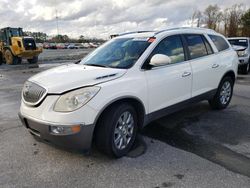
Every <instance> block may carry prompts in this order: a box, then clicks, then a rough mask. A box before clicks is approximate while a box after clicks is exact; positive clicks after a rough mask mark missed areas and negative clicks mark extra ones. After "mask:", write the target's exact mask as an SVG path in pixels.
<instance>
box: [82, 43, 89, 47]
mask: <svg viewBox="0 0 250 188" xmlns="http://www.w3.org/2000/svg"><path fill="white" fill-rule="evenodd" d="M82 46H83V47H84V48H90V45H89V43H82Z"/></svg>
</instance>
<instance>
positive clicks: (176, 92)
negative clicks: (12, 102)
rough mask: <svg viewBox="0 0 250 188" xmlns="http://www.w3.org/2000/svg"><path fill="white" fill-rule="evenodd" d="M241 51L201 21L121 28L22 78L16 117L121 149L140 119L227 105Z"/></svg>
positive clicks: (78, 144)
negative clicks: (77, 56) (78, 57)
mask: <svg viewBox="0 0 250 188" xmlns="http://www.w3.org/2000/svg"><path fill="white" fill-rule="evenodd" d="M237 68H238V57H237V54H236V52H235V51H234V50H233V48H232V47H231V46H230V44H229V43H228V41H227V40H226V38H225V37H224V36H222V35H221V34H219V33H216V32H215V31H213V30H208V29H201V28H199V29H198V28H196V29H195V28H176V29H169V30H163V31H158V32H142V33H139V32H134V33H130V34H125V35H119V36H117V37H115V38H113V39H112V40H110V41H109V42H107V43H105V44H104V45H102V46H101V47H99V48H98V49H96V50H94V51H93V52H92V53H91V54H89V55H88V56H86V57H85V58H84V59H83V60H82V61H81V62H80V63H79V64H71V65H63V66H60V67H57V68H53V69H51V70H47V71H45V72H42V73H39V74H37V75H35V76H33V77H31V78H29V79H28V81H26V82H25V84H24V87H23V90H22V101H21V107H20V113H19V116H20V119H21V121H22V123H23V124H24V125H25V127H26V128H27V129H28V130H29V132H30V133H31V134H33V135H34V136H36V137H40V138H42V139H44V140H47V141H50V142H53V143H56V144H58V145H63V146H67V147H69V148H72V149H81V150H89V149H90V147H91V143H92V141H93V138H94V139H95V143H96V145H97V147H98V148H99V150H101V151H103V152H104V153H106V154H108V155H110V156H114V157H122V156H124V155H126V154H127V153H128V151H129V150H130V149H131V148H132V146H133V144H134V142H135V138H136V135H137V132H138V130H139V129H142V128H143V127H144V126H146V125H147V124H149V123H150V122H152V121H153V120H156V119H158V118H160V117H163V116H165V115H167V114H170V113H173V112H175V111H177V110H179V109H182V108H184V107H187V106H189V105H191V104H192V103H194V102H199V101H202V100H208V101H209V104H210V105H211V107H212V108H214V109H224V108H226V107H227V106H228V105H229V103H230V101H231V97H232V94H233V87H234V82H235V78H236V76H237Z"/></svg>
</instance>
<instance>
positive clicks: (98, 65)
mask: <svg viewBox="0 0 250 188" xmlns="http://www.w3.org/2000/svg"><path fill="white" fill-rule="evenodd" d="M84 65H88V66H95V67H105V68H110V67H109V66H107V65H100V64H84Z"/></svg>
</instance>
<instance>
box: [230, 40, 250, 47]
mask: <svg viewBox="0 0 250 188" xmlns="http://www.w3.org/2000/svg"><path fill="white" fill-rule="evenodd" d="M228 41H229V43H230V44H231V45H235V46H243V47H247V46H248V44H247V40H246V39H230V40H228Z"/></svg>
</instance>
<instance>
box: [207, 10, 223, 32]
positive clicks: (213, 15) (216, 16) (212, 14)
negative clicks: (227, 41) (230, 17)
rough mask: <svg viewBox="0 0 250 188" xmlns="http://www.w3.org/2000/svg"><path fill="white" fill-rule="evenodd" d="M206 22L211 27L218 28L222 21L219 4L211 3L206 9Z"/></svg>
mask: <svg viewBox="0 0 250 188" xmlns="http://www.w3.org/2000/svg"><path fill="white" fill-rule="evenodd" d="M204 15H205V23H206V25H207V27H208V28H209V29H214V30H216V28H217V24H218V23H219V22H220V21H221V18H222V13H221V12H220V8H219V7H218V5H209V6H208V7H207V8H206V9H205V11H204Z"/></svg>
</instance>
